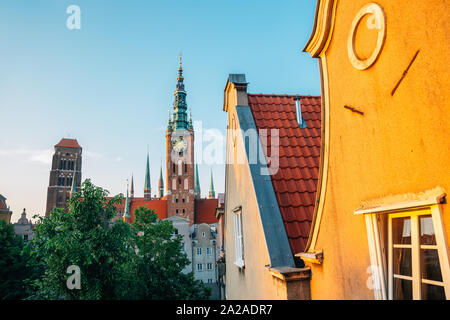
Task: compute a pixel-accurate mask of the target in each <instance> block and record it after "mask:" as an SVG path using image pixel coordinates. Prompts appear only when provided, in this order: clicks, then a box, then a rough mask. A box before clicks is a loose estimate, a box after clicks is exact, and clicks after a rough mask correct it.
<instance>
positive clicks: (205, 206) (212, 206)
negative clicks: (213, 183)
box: [194, 199, 219, 224]
mask: <svg viewBox="0 0 450 320" xmlns="http://www.w3.org/2000/svg"><path fill="white" fill-rule="evenodd" d="M218 206H219V200H218V199H195V221H194V223H195V224H200V223H207V224H211V223H217V222H218V220H217V218H216V214H215V213H216V208H217V207H218Z"/></svg>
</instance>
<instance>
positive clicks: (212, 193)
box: [209, 170, 216, 199]
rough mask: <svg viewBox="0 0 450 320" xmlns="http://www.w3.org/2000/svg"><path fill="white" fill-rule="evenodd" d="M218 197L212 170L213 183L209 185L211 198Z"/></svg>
mask: <svg viewBox="0 0 450 320" xmlns="http://www.w3.org/2000/svg"><path fill="white" fill-rule="evenodd" d="M215 197H216V192H215V191H214V181H213V174H212V170H211V184H210V186H209V199H214V198H215Z"/></svg>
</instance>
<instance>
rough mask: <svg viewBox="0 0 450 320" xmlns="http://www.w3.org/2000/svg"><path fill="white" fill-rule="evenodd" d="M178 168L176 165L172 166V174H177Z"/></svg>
mask: <svg viewBox="0 0 450 320" xmlns="http://www.w3.org/2000/svg"><path fill="white" fill-rule="evenodd" d="M176 170H177V169H176V167H175V163H173V164H172V172H173V173H175V172H176Z"/></svg>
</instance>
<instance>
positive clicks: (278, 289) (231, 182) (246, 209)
mask: <svg viewBox="0 0 450 320" xmlns="http://www.w3.org/2000/svg"><path fill="white" fill-rule="evenodd" d="M231 86H232V87H233V85H231ZM227 99H228V100H227V101H229V108H228V119H229V121H228V123H229V127H231V124H232V118H233V116H234V117H235V119H236V121H235V123H236V127H237V129H239V122H238V121H237V115H236V109H235V106H236V104H240V105H246V104H247V102H246V99H247V98H246V95H245V94H244V93H242V94H241V96H240V97H239V98H238V97H237V96H236V91H235V90H234V88H231V90H230V91H229V92H228V96H227ZM238 100H240V101H239V102H238ZM232 140H233V139H232V138H231V137H230V136H229V135H228V136H227V157H228V158H231V159H233V157H234V151H233V150H234V149H233V144H232ZM236 150H237V152H244V147H243V142H242V137H241V136H240V134H238V138H237V146H236ZM241 155H242V156H243V157H245V153H242V154H241ZM238 159H239V155H237V154H236V160H238ZM241 159H243V158H241ZM228 161H229V162H230V159H228ZM252 181H253V180H252V177H251V174H250V169H249V166H248V164H246V163H245V164H229V165H227V170H226V190H225V197H226V198H225V216H224V217H225V253H226V297H227V299H229V300H241V299H255V300H266V299H270V300H277V299H287V291H286V285H285V282H283V281H280V280H278V279H276V278H275V277H273V276H272V275H271V274H270V273H269V271H268V270H267V269H266V268H265V266H266V265H268V264H270V260H269V256H268V251H267V246H266V242H265V237H264V233H263V229H262V223H261V219H260V215H259V209H258V204H257V201H256V195H255V192H254V188H253V182H252ZM238 206H242V229H243V237H244V261H245V268H244V269H240V268H239V267H238V266H236V265H235V264H234V261H235V260H236V254H235V240H234V234H235V230H234V215H235V213H234V212H233V209H235V208H236V207H238Z"/></svg>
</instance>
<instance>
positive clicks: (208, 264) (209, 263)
mask: <svg viewBox="0 0 450 320" xmlns="http://www.w3.org/2000/svg"><path fill="white" fill-rule="evenodd" d="M210 265H211V268H208V267H209V266H210ZM212 269H213V264H212V263H211V262H208V263H207V264H206V270H212Z"/></svg>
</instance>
